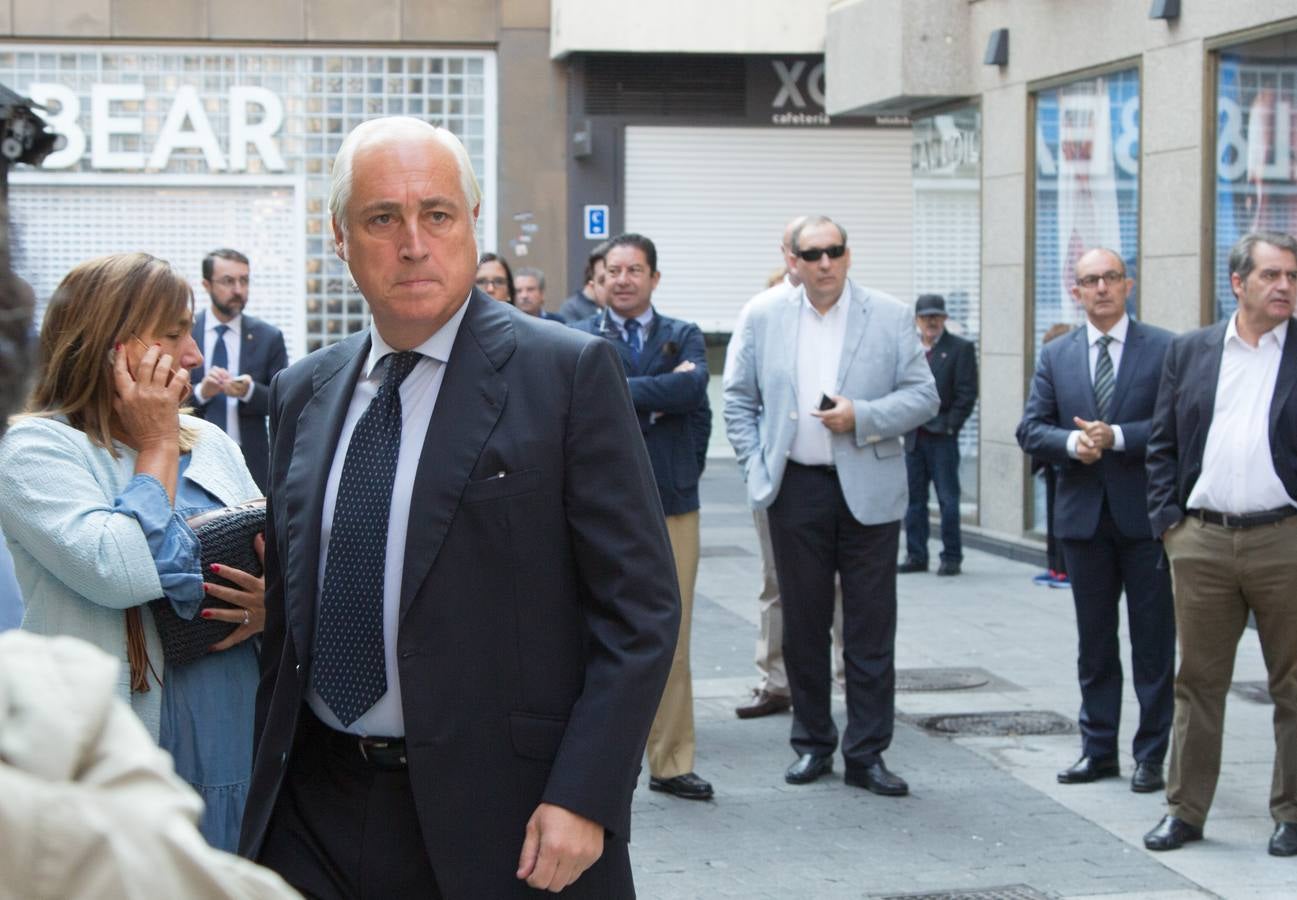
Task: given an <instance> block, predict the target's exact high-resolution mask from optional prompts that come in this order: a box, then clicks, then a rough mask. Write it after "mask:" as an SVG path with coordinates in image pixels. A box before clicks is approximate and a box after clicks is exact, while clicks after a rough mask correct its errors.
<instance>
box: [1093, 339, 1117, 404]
mask: <svg viewBox="0 0 1297 900" xmlns="http://www.w3.org/2000/svg"><path fill="white" fill-rule="evenodd" d="M1111 343H1112V336H1111V335H1107V334H1105V335H1104V336H1103V337H1101V338H1099V357H1098V359H1096V360H1095V361H1094V405H1095V408H1096V409H1098V411H1099V418H1100V419H1102V420H1103V421H1105V422H1107V421H1108V417H1109V416H1110V415H1111V414H1112V391H1113V388H1114V387H1116V379H1114V378H1113V376H1112V357H1111V356H1109V355H1108V345H1109V344H1111Z"/></svg>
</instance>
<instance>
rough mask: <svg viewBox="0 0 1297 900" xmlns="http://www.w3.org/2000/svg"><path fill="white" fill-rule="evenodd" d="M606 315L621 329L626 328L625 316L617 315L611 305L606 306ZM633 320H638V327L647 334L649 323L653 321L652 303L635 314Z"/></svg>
mask: <svg viewBox="0 0 1297 900" xmlns="http://www.w3.org/2000/svg"><path fill="white" fill-rule="evenodd" d="M608 317H609V318H610V319H612V320H613V321H614V322H616V323H617V327H618V328H620V329H621V330H622V331H625V330H626V318H625V316H619V315H617V313H616V312H614V311H613V308H612V307H611V306H610V307H608ZM635 321H636V322H639V324H640V328H641V329H642V330H643V331H644V332H645V333H646V334H647V333H648V327H649V323H650V322H652V321H653V304H651V303H650V304H649V308H648V309H646V310H644V312H642V313H640V314H639V315H638V316H636V317H635Z"/></svg>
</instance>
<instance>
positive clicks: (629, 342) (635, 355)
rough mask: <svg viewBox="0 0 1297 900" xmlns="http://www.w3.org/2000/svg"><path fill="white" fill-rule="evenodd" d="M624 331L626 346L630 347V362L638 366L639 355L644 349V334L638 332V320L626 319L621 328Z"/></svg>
mask: <svg viewBox="0 0 1297 900" xmlns="http://www.w3.org/2000/svg"><path fill="white" fill-rule="evenodd" d="M622 327H623V328H625V329H626V346H628V347H630V358H631V362H633V363H634V364H635V365H637V366H638V365H639V354H640V351H641V350H643V349H644V332H643V331H641V330H640V323H639V320H638V319H627V320H626V324H625V325H624V326H622Z"/></svg>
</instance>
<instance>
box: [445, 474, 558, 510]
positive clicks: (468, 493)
mask: <svg viewBox="0 0 1297 900" xmlns="http://www.w3.org/2000/svg"><path fill="white" fill-rule="evenodd" d="M539 487H540V469H523V470H522V471H521V472H512V473H508V474H503V473H502V474H499V475H492V476H491V477H489V478H481V479H479V480H477V481H470V482H469V483H468V485H467V486H465V488H464V494H463V496H462V497H461V498H460V502H461V503H464V504H469V503H484V502H486V501H487V500H502V499H504V498H505V497H516V496H518V495H519V494H530V493H531V492H533V491H535V490H536V489H537V488H539Z"/></svg>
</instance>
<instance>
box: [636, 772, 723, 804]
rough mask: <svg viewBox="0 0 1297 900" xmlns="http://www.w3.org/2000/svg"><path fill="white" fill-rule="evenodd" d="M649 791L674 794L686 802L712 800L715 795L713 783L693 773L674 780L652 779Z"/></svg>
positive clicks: (676, 777)
mask: <svg viewBox="0 0 1297 900" xmlns="http://www.w3.org/2000/svg"><path fill="white" fill-rule="evenodd" d="M649 790H650V791H662V792H663V793H664V794H674V795H675V796H677V797H680V798H682V799H684V800H710V799H711V798H712V793H713V791H712V786H711V783H710V782H708V781H704V780H703V779H701V778H699V777H698V776H697V775H696V774H694V773H693V772H685V773H684V774H683V775H677V776H675V777H674V778H657V777H653V778H650V779H649Z"/></svg>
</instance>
